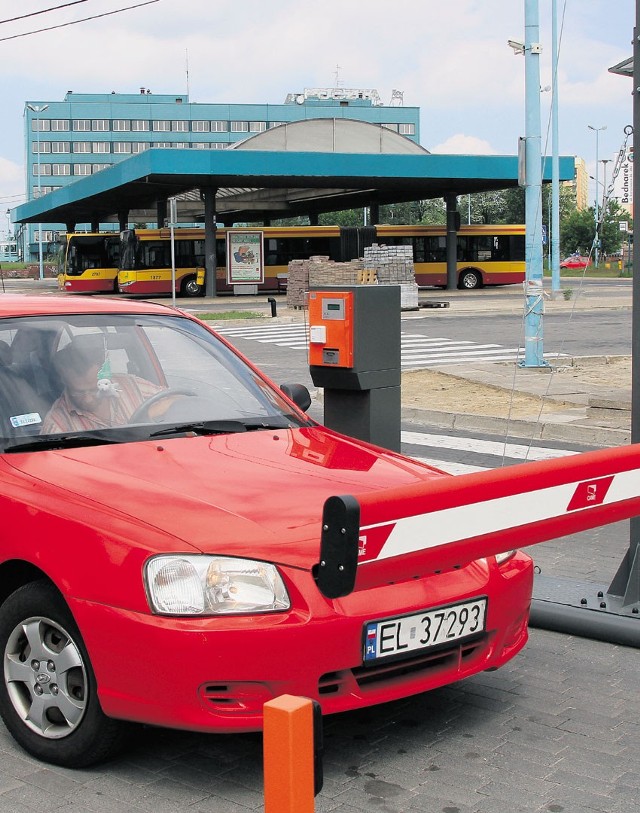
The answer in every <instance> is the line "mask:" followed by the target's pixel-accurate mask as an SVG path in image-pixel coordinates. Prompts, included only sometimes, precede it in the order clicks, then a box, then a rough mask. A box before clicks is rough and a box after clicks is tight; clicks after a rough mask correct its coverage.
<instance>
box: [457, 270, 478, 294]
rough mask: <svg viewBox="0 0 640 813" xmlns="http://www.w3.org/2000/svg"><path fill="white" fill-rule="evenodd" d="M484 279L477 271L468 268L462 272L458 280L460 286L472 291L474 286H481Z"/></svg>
mask: <svg viewBox="0 0 640 813" xmlns="http://www.w3.org/2000/svg"><path fill="white" fill-rule="evenodd" d="M481 285H482V280H481V278H480V274H478V272H477V271H471V270H470V269H467V270H466V271H463V272H462V273H461V274H460V279H459V280H458V288H464V289H465V290H466V291H472V290H473V289H474V288H480V287H481Z"/></svg>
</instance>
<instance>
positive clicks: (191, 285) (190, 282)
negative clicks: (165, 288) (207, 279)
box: [180, 277, 204, 296]
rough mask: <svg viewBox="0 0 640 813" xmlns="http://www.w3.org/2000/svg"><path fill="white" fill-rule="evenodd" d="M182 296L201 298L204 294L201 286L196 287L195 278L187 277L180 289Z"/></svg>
mask: <svg viewBox="0 0 640 813" xmlns="http://www.w3.org/2000/svg"><path fill="white" fill-rule="evenodd" d="M180 293H181V294H182V296H202V294H203V293H204V290H203V287H202V285H198V283H197V282H196V278H195V277H187V279H185V280H184V282H183V283H182V287H181V288H180Z"/></svg>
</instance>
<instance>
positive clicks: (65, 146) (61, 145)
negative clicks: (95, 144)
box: [51, 141, 71, 153]
mask: <svg viewBox="0 0 640 813" xmlns="http://www.w3.org/2000/svg"><path fill="white" fill-rule="evenodd" d="M51 152H57V153H61V152H71V142H70V141H52V142H51Z"/></svg>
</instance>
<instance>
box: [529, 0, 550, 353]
mask: <svg viewBox="0 0 640 813" xmlns="http://www.w3.org/2000/svg"><path fill="white" fill-rule="evenodd" d="M539 32H540V25H539V13H538V0H525V12H524V35H525V39H524V68H525V223H526V229H527V237H526V244H525V267H526V278H525V318H524V323H525V329H524V339H525V344H524V366H525V367H544V366H546V364H545V361H544V351H543V336H542V315H543V312H544V305H543V299H542V151H541V148H540V147H541V142H542V136H541V129H540V50H541V48H540V38H539Z"/></svg>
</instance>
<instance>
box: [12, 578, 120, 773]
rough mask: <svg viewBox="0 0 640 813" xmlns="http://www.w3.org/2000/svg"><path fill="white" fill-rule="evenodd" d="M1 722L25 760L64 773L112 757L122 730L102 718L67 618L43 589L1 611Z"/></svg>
mask: <svg viewBox="0 0 640 813" xmlns="http://www.w3.org/2000/svg"><path fill="white" fill-rule="evenodd" d="M0 651H1V652H2V660H3V678H4V679H3V680H2V681H0V715H1V716H2V719H3V720H4V722H5V725H6V726H7V728H8V730H9V732H10V733H11V734H12V735H13V737H14V739H15V740H16V741H17V742H18V743H19V744H20V745H21V746H22V747H23V748H24V749H25V751H28V752H29V753H30V754H32V755H33V756H34V757H37V758H38V759H41V760H44V761H45V762H51V763H54V764H56V765H63V766H65V767H67V768H82V767H85V766H87V765H92V764H95V763H96V762H101V761H103V760H105V759H107V758H108V757H110V756H112V755H113V754H114V753H116V751H118V750H119V749H120V747H121V746H122V744H123V742H124V737H125V733H126V727H127V726H126V724H124V723H122V722H120V721H118V720H112V719H110V718H109V717H106V716H105V714H103V712H102V709H101V708H100V704H99V702H98V697H97V694H96V680H95V676H94V674H93V670H92V668H91V663H90V662H89V657H88V655H87V651H86V648H85V646H84V643H83V641H82V637H81V635H80V631H79V630H78V627H77V626H76V623H75V621H74V620H73V616H72V615H71V612H70V611H69V608H68V607H67V605H66V603H65V602H64V600H63V599H62V597H61V595H60V594H59V593H58V591H57V590H56V589H55V588H54V587H53V586H52V585H51V584H49V583H48V582H44V581H40V582H32V583H30V584H27V585H24V586H23V587H21V588H19V589H18V590H16V591H15V592H14V593H12V594H11V595H10V596H9V597H8V598H7V599H6V601H5V602H4V603H3V604H2V606H1V607H0Z"/></svg>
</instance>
